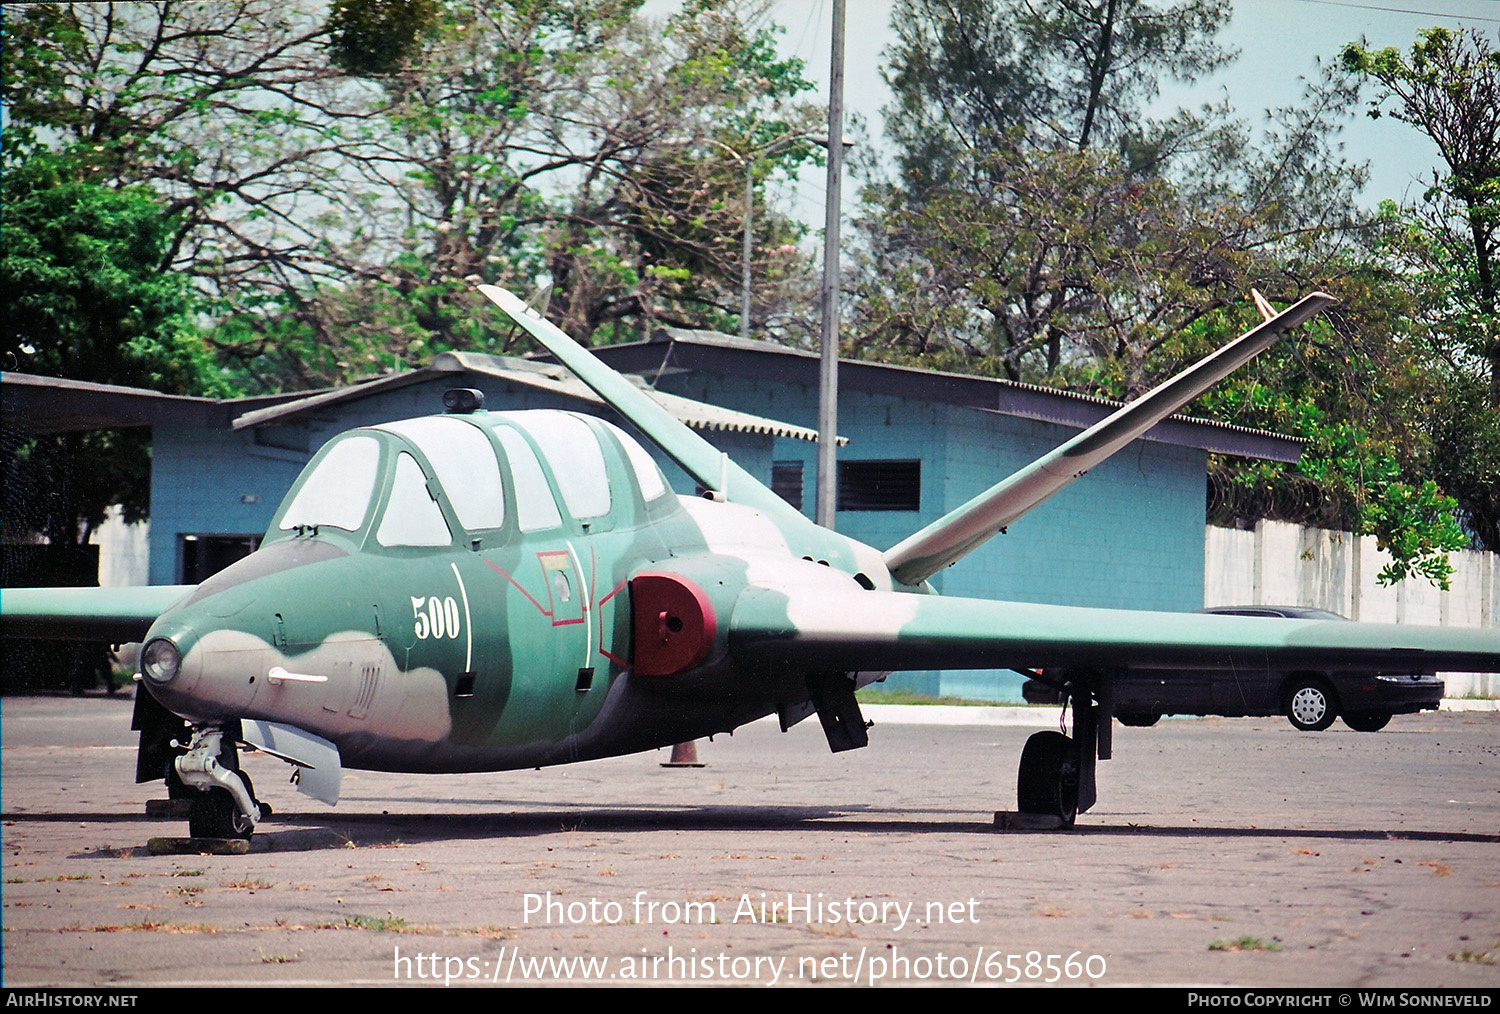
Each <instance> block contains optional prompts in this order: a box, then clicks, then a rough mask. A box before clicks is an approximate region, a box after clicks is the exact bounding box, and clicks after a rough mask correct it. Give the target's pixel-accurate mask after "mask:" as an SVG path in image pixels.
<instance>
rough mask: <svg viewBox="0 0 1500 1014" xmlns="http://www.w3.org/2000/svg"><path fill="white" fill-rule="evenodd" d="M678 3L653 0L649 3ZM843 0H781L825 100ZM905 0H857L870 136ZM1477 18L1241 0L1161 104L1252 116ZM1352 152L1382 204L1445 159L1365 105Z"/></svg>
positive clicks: (848, 99)
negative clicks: (1326, 78)
mask: <svg viewBox="0 0 1500 1014" xmlns="http://www.w3.org/2000/svg"><path fill="white" fill-rule="evenodd" d="M674 6H678V5H677V4H674V3H672V2H670V0H653V2H652V3H651V8H654V9H670V8H671V7H674ZM833 6H834V5H833V0H773V2H772V3H771V6H770V13H769V17H770V19H771V20H773V21H774V22H776V23H777V24H779V25H781V26H782V27H783V28H784V29H785V32H784V33H783V34H782V36H781V42H782V52H783V54H784V55H791V56H797V57H800V58H801V59H802V60H803V62H804V63H805V65H806V73H807V77H808V78H809V80H812V81H814V82H815V84H816V86H817V88H818V89H819V92H818V99H819V100H820V101H824V102H826V101H827V95H828V79H829V64H830V50H831V38H832V28H831V26H832V19H833ZM894 6H895V0H847V12H848V13H847V22H846V27H845V35H846V39H845V61H844V62H845V84H844V90H845V104H846V106H847V107H848V108H849V109H850V110H852V111H854V112H857V113H859V114H860V115H861V116H863V117H864V119H865V121H866V124H867V129H868V131H869V136H870V139H871V141H872V143H876V144H880V143H882V142H883V133H882V129H883V128H882V120H881V115H880V111H881V109H882V108H883V107H884V106H885V105H886V104H887V103H888V102H889V99H890V92H889V89H887V88H886V86H885V82H884V80H883V79H882V77H881V65H882V59H883V58H882V51H883V50H884V49H885V48H886V47H887V45H889V43H890V41H891V39H892V36H891V33H890V21H891V10H892V8H893V7H894ZM1439 24H1440V25H1443V26H1445V27H1448V28H1451V29H1458V28H1474V29H1477V30H1479V31H1481V32H1483V33H1485V34H1486V35H1488V36H1489V37H1491V38H1492V39H1496V40H1500V0H1374V2H1358V0H1236V2H1235V4H1234V14H1233V17H1232V19H1231V21H1230V24H1229V27H1228V29H1227V30H1226V31H1225V32H1224V33H1223V34H1222V36H1221V40H1222V41H1223V42H1224V43H1226V44H1227V45H1228V46H1230V47H1233V48H1236V49H1238V50H1239V51H1240V57H1239V59H1238V60H1236V61H1235V62H1234V63H1233V64H1232V65H1231V66H1229V67H1228V68H1226V69H1225V70H1223V71H1221V72H1220V73H1219V74H1217V75H1215V76H1213V77H1212V78H1209V79H1206V80H1203V81H1199V82H1197V83H1195V84H1194V85H1192V86H1191V87H1180V86H1172V87H1164V88H1163V96H1162V100H1161V103H1160V107H1159V108H1158V109H1157V112H1158V113H1160V114H1165V113H1167V112H1170V111H1171V110H1172V109H1174V108H1176V107H1178V106H1189V107H1197V106H1201V105H1203V104H1204V103H1208V102H1214V101H1217V100H1219V99H1221V98H1223V97H1224V95H1225V94H1226V93H1227V95H1228V97H1229V99H1230V102H1231V105H1232V106H1233V108H1234V109H1235V111H1236V113H1237V114H1238V115H1239V116H1240V117H1241V118H1243V119H1245V120H1247V121H1249V122H1251V123H1258V122H1260V121H1261V119H1263V117H1264V113H1265V110H1266V109H1268V108H1274V107H1279V106H1285V105H1290V104H1293V103H1295V102H1297V101H1298V100H1299V99H1300V98H1301V96H1302V87H1303V80H1302V79H1303V78H1304V77H1308V76H1315V75H1316V74H1317V73H1318V69H1317V67H1318V65H1317V60H1318V58H1319V57H1321V58H1322V59H1323V60H1325V61H1328V60H1331V59H1333V58H1334V57H1336V56H1337V54H1338V51H1339V49H1340V48H1341V47H1342V46H1343V45H1344V44H1345V43H1346V42H1353V41H1358V40H1360V39H1365V40H1367V44H1369V45H1371V46H1375V47H1385V46H1396V47H1397V48H1399V49H1401V50H1403V51H1406V50H1409V49H1410V47H1411V44H1412V43H1413V42H1414V41H1415V40H1416V37H1417V33H1418V32H1419V31H1421V30H1422V29H1424V28H1429V27H1431V26H1433V25H1439ZM1342 140H1343V141H1344V144H1345V153H1346V155H1347V156H1348V157H1349V158H1350V159H1351V160H1353V161H1358V162H1364V161H1367V162H1369V164H1370V173H1371V179H1370V185H1369V186H1368V187H1367V188H1366V191H1365V199H1366V200H1367V201H1368V203H1369V204H1370V205H1371V206H1373V205H1375V204H1378V203H1379V202H1380V201H1381V200H1384V199H1387V198H1389V199H1395V200H1407V201H1416V200H1417V199H1419V198H1420V196H1421V194H1422V191H1423V189H1424V188H1425V187H1424V184H1422V183H1421V182H1418V179H1419V178H1420V177H1422V176H1424V175H1425V176H1426V177H1427V178H1430V177H1431V172H1432V170H1433V168H1434V167H1435V166H1436V165H1438V163H1439V161H1440V159H1439V157H1438V153H1437V149H1436V147H1434V146H1433V144H1432V143H1431V142H1430V141H1429V140H1428V139H1427V138H1425V137H1424V136H1422V135H1421V134H1420V133H1418V132H1417V131H1416V130H1415V129H1413V128H1411V127H1409V126H1407V125H1406V124H1403V123H1400V122H1398V121H1395V120H1392V119H1390V118H1388V117H1382V118H1381V119H1379V120H1371V119H1369V118H1368V117H1365V116H1363V115H1361V116H1358V117H1356V118H1355V120H1354V121H1353V122H1351V123H1350V125H1349V127H1348V128H1347V129H1346V131H1345V132H1344V134H1343V136H1342ZM824 188H825V179H824V177H823V175H822V170H817V171H812V172H809V173H806V174H804V176H803V177H802V178H801V179H800V180H799V181H798V182H797V183H796V185H795V187H794V188H793V187H792V186H790V185H788V187H787V189H786V191H785V192H784V194H783V196H782V200H784V201H786V202H787V204H788V206H789V207H790V208H791V209H792V210H794V212H795V213H796V214H797V215H798V216H799V217H801V218H803V219H804V220H805V221H808V222H809V223H812V224H815V225H816V226H818V227H821V225H822V221H823V211H822V208H823V202H824V193H825V189H824ZM857 204H858V193H857V189H856V187H855V186H851V184H850V181H848V180H847V179H846V180H845V183H844V187H843V205H844V215H845V221H846V222H848V221H849V219H850V216H851V215H852V213H853V212H854V211H855V209H856V207H857Z"/></svg>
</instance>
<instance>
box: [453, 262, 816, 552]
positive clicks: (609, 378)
mask: <svg viewBox="0 0 1500 1014" xmlns="http://www.w3.org/2000/svg"><path fill="white" fill-rule="evenodd" d="M479 291H480V292H481V293H483V294H484V296H485V298H487V299H488V300H489V301H490V302H492V303H494V304H495V305H496V306H498V307H499V308H500V309H502V310H504V311H505V313H506V314H507V315H508V316H509V317H510V318H511V319H512V320H514V321H515V322H516V323H517V324H519V325H520V326H521V327H523V328H525V329H526V331H527V332H529V333H530V334H531V336H532V337H533V338H535V339H536V340H537V341H539V342H541V344H542V347H543V348H545V349H546V350H547V351H548V352H551V353H552V354H553V355H554V356H556V357H557V359H558V361H559V362H561V363H562V364H563V365H564V366H566V367H567V368H568V369H569V370H571V371H572V372H573V373H574V375H576V376H577V377H578V379H579V380H581V381H583V382H584V383H585V384H587V385H588V386H589V387H590V388H591V389H592V390H593V391H594V393H595V394H597V395H598V396H599V397H601V398H603V399H604V400H605V401H606V402H607V403H608V404H610V405H611V406H613V407H614V408H615V409H616V410H617V411H618V412H619V413H620V414H621V415H623V416H624V417H625V418H627V419H629V420H630V421H631V422H632V423H634V424H635V426H636V427H637V428H638V429H639V430H640V431H641V432H642V433H644V434H645V435H646V436H647V437H648V438H649V439H650V440H651V441H652V442H653V443H655V444H656V445H657V446H658V447H660V448H661V449H662V451H664V452H665V453H666V455H667V457H669V458H671V459H672V460H673V461H675V462H677V464H679V465H681V466H682V470H683V471H685V472H687V474H688V475H690V476H692V477H693V479H694V480H695V481H696V482H697V483H698V484H699V485H700V486H702V487H703V488H704V489H711V490H715V491H716V492H719V493H723V494H725V495H726V498H727V499H730V500H733V501H734V502H735V503H742V504H745V505H746V506H749V507H754V508H755V509H756V510H758V511H760V512H761V513H763V514H766V515H768V516H770V517H772V518H775V519H777V520H781V521H783V522H787V523H800V524H811V522H810V521H808V520H807V518H805V517H803V515H802V513H801V512H800V511H798V510H797V509H796V508H795V507H793V506H792V505H791V504H789V503H787V502H786V501H785V500H783V499H782V498H781V497H779V496H777V495H776V494H775V493H773V492H772V491H771V490H770V489H768V488H767V487H766V486H764V485H762V484H761V483H760V482H759V481H758V480H757V479H756V478H755V477H754V476H752V475H751V474H750V473H749V472H747V471H745V470H744V469H743V468H741V467H740V466H739V465H737V464H735V463H734V462H733V461H732V460H730V459H729V458H728V457H727V456H726V455H724V454H721V453H720V451H719V450H718V448H716V447H714V446H713V445H712V444H710V443H709V442H708V441H707V440H704V439H703V438H702V437H700V436H699V435H698V434H696V433H694V432H693V431H692V430H690V429H688V427H687V426H685V425H684V424H683V423H682V422H681V421H679V420H678V419H676V418H674V417H673V416H672V414H671V413H670V412H668V411H667V410H666V409H664V408H662V406H661V405H659V404H657V402H656V401H655V400H653V399H652V397H651V396H650V395H649V394H647V393H646V392H645V391H642V390H641V389H640V388H638V387H636V386H635V385H634V384H632V383H630V381H628V380H626V379H625V378H624V377H622V376H620V375H619V374H618V373H616V372H615V371H614V370H612V369H610V368H609V367H608V366H606V365H605V364H604V363H602V362H600V361H599V359H598V358H597V357H595V356H594V354H593V353H592V352H589V351H588V350H587V349H585V348H584V347H583V346H581V345H579V344H578V343H577V342H575V341H574V340H573V339H572V338H569V337H568V336H567V335H566V334H564V333H563V331H562V330H561V329H560V328H558V327H557V326H556V325H554V324H552V323H551V322H549V321H548V320H546V319H545V318H543V317H541V316H539V315H538V314H537V313H536V311H534V310H532V309H531V308H530V307H528V306H527V305H526V304H525V303H523V302H522V301H521V300H520V299H519V298H517V297H516V296H515V295H514V294H513V293H510V292H507V291H506V290H504V289H502V288H498V287H497V286H494V285H481V286H479Z"/></svg>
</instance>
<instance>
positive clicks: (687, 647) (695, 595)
mask: <svg viewBox="0 0 1500 1014" xmlns="http://www.w3.org/2000/svg"><path fill="white" fill-rule="evenodd" d="M630 609H631V613H632V619H633V622H634V631H635V649H634V659H633V666H632V668H633V669H634V671H635V672H637V673H639V674H640V675H642V676H676V675H678V674H679V673H684V672H687V671H688V670H689V669H691V668H693V667H694V666H696V665H698V664H699V663H701V662H702V661H703V660H704V659H706V658H707V657H708V653H709V650H710V649H712V648H713V644H714V634H715V632H716V631H717V630H718V627H717V625H716V623H715V621H714V607H713V604H712V603H710V602H709V601H708V596H707V595H705V594H703V589H701V588H699V587H698V586H697V585H695V584H693V582H691V581H689V580H688V579H687V578H684V577H678V576H677V575H676V574H658V573H644V574H637V575H636V576H635V577H633V578H631V579H630Z"/></svg>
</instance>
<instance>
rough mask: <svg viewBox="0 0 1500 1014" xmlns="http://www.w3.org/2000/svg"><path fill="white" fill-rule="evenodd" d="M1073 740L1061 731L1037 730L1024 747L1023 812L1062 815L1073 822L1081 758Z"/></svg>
mask: <svg viewBox="0 0 1500 1014" xmlns="http://www.w3.org/2000/svg"><path fill="white" fill-rule="evenodd" d="M1072 747H1073V741H1072V740H1070V739H1069V738H1068V737H1067V736H1064V735H1063V734H1062V733H1060V732H1050V731H1049V732H1038V733H1035V734H1033V735H1032V737H1031V738H1030V739H1028V740H1027V741H1026V746H1025V747H1024V748H1023V749H1022V750H1021V771H1020V775H1019V776H1018V778H1017V779H1016V802H1017V804H1018V809H1019V810H1020V811H1021V812H1022V813H1036V814H1045V815H1047V816H1052V817H1058V818H1061V820H1062V822H1063V824H1064V826H1072V824H1073V821H1074V820H1075V819H1077V817H1078V762H1077V760H1076V758H1075V757H1074V756H1073V749H1072Z"/></svg>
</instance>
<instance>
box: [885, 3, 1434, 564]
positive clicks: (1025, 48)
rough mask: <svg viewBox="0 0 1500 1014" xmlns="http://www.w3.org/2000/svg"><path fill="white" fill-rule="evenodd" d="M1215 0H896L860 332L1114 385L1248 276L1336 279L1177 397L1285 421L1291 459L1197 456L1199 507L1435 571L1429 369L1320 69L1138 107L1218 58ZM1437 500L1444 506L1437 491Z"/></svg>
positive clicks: (1274, 282) (946, 362) (1242, 305)
mask: <svg viewBox="0 0 1500 1014" xmlns="http://www.w3.org/2000/svg"><path fill="white" fill-rule="evenodd" d="M1226 16H1227V6H1226V5H1222V4H1218V3H1181V4H1174V5H1170V6H1168V5H1166V4H1160V5H1158V4H1148V3H1140V2H1127V0H1118V2H1110V0H1099V2H1084V0H1053V2H1050V3H1042V2H1040V0H1037V2H1031V0H1010V2H1001V0H990V2H985V0H951V2H945V0H908V2H906V3H903V4H901V5H900V6H899V7H898V9H897V13H896V17H895V27H896V31H897V35H898V38H899V40H900V41H899V42H898V44H897V46H896V47H895V49H894V51H893V53H892V65H893V67H894V68H895V69H894V71H893V74H892V76H891V84H892V87H893V91H894V93H895V97H896V101H895V103H894V105H893V106H892V108H891V109H890V110H889V111H888V128H889V130H890V132H891V134H892V136H893V138H894V139H895V140H896V142H897V144H898V145H899V146H900V149H901V160H900V163H899V168H900V175H899V177H898V179H897V180H896V181H895V182H890V183H879V184H877V185H874V186H871V187H870V188H869V189H868V190H867V192H866V194H867V203H866V210H867V213H868V222H869V225H870V227H869V229H868V231H867V235H868V238H869V239H868V245H867V250H868V259H867V263H866V267H865V270H864V272H863V275H862V284H861V287H860V291H859V296H860V300H859V303H858V309H857V311H856V313H857V314H858V318H857V319H858V325H859V326H858V328H857V330H856V335H857V338H856V342H857V343H858V344H859V347H860V352H861V354H866V355H874V356H879V357H883V358H898V359H913V358H916V359H920V360H921V361H925V362H928V363H932V364H935V365H941V366H943V367H945V368H949V369H975V370H980V371H983V372H990V373H995V374H998V375H1003V376H1006V377H1009V378H1011V379H1016V380H1025V381H1030V382H1038V383H1044V384H1055V385H1059V386H1067V387H1070V388H1072V389H1075V390H1083V391H1088V392H1090V393H1095V394H1100V395H1104V396H1106V397H1114V398H1129V397H1132V396H1134V395H1136V394H1138V393H1140V392H1142V391H1144V390H1146V389H1147V388H1149V387H1151V386H1153V385H1154V384H1155V383H1157V382H1159V381H1160V380H1162V379H1164V378H1165V377H1166V376H1169V375H1170V374H1172V373H1174V372H1176V371H1177V370H1178V369H1179V368H1180V367H1181V366H1182V365H1183V364H1185V363H1186V362H1190V361H1192V360H1193V359H1194V358H1196V357H1199V356H1201V355H1204V354H1206V353H1207V352H1209V351H1211V350H1212V349H1213V348H1214V347H1216V346H1217V345H1219V344H1221V343H1222V342H1224V341H1226V340H1227V339H1228V338H1230V337H1232V336H1233V335H1234V334H1236V333H1238V332H1239V331H1241V330H1243V329H1245V328H1247V327H1250V326H1253V324H1254V322H1255V320H1256V319H1257V318H1256V315H1255V313H1254V311H1253V310H1252V308H1251V306H1250V304H1249V301H1248V299H1247V298H1246V296H1247V294H1248V290H1249V289H1250V288H1251V287H1258V288H1260V289H1262V290H1263V291H1265V292H1266V293H1268V294H1269V295H1270V296H1271V298H1272V299H1273V300H1276V301H1279V302H1283V303H1286V302H1290V301H1292V300H1293V299H1294V298H1296V297H1297V296H1300V295H1301V294H1303V293H1305V292H1306V291H1308V290H1309V289H1312V288H1322V289H1326V290H1328V291H1331V292H1333V293H1334V294H1335V295H1338V296H1339V297H1340V298H1341V300H1343V305H1342V307H1341V309H1340V311H1339V319H1338V323H1337V325H1336V326H1328V325H1319V326H1316V327H1313V328H1310V329H1306V330H1307V334H1306V335H1299V338H1298V341H1297V343H1296V344H1288V345H1287V346H1286V347H1284V348H1280V349H1278V350H1276V351H1275V352H1273V353H1268V354H1267V355H1266V356H1263V357H1262V359H1261V361H1260V362H1258V363H1257V364H1256V365H1255V366H1254V367H1252V370H1251V371H1250V372H1249V373H1247V374H1245V375H1244V376H1242V377H1239V378H1236V379H1233V380H1231V381H1230V382H1229V383H1228V384H1227V385H1225V386H1224V387H1223V388H1222V389H1220V390H1218V391H1216V392H1215V394H1214V395H1212V396H1210V397H1208V398H1206V399H1204V401H1202V402H1200V403H1199V405H1200V406H1201V407H1200V408H1198V409H1195V410H1196V411H1206V412H1208V413H1209V414H1210V415H1212V416H1214V417H1216V418H1221V419H1224V420H1226V421H1230V422H1234V423H1237V424H1240V425H1247V426H1260V427H1264V428H1269V429H1274V430H1277V431H1278V432H1284V433H1290V434H1294V435H1298V436H1302V437H1303V438H1304V439H1306V441H1307V444H1306V453H1305V455H1304V460H1303V462H1302V464H1301V465H1300V466H1297V467H1296V468H1286V467H1284V466H1279V465H1265V464H1261V463H1254V462H1244V461H1225V462H1220V463H1216V464H1215V475H1216V478H1215V483H1214V486H1215V491H1216V498H1215V503H1216V505H1217V509H1216V515H1215V516H1216V519H1218V520H1228V519H1229V518H1236V519H1238V520H1245V519H1246V518H1247V516H1249V517H1256V518H1258V517H1279V518H1284V519H1286V520H1296V521H1302V522H1309V523H1319V524H1325V525H1331V526H1336V527H1341V528H1344V529H1346V530H1353V531H1359V532H1371V533H1374V534H1376V535H1378V536H1379V537H1380V539H1381V541H1382V543H1383V544H1384V545H1386V546H1387V547H1388V548H1390V549H1391V551H1392V553H1393V554H1394V559H1395V563H1394V564H1393V565H1392V567H1391V568H1390V569H1389V570H1388V571H1387V572H1386V573H1385V574H1384V575H1383V577H1384V579H1386V580H1397V579H1400V578H1401V577H1404V576H1407V575H1408V574H1420V575H1423V576H1426V577H1429V578H1431V579H1433V580H1435V581H1437V582H1439V583H1441V582H1443V581H1444V580H1445V578H1446V573H1447V570H1446V568H1447V564H1446V560H1445V558H1444V553H1445V552H1446V551H1447V550H1449V549H1451V548H1453V547H1454V545H1455V542H1456V541H1457V540H1459V538H1460V537H1459V534H1458V531H1457V529H1456V527H1455V526H1454V525H1453V523H1452V520H1451V509H1452V501H1450V500H1447V499H1445V498H1444V497H1443V495H1442V494H1441V493H1440V492H1439V490H1438V489H1437V487H1436V486H1434V485H1433V484H1432V483H1430V482H1429V481H1428V480H1427V478H1426V477H1424V476H1423V475H1422V474H1421V469H1422V468H1423V467H1425V466H1426V465H1427V464H1428V463H1429V462H1430V452H1431V450H1432V440H1431V436H1430V434H1429V433H1428V432H1427V431H1426V430H1424V429H1423V428H1422V426H1421V420H1422V418H1423V417H1424V415H1423V413H1422V412H1421V411H1416V410H1414V407H1415V406H1418V405H1420V404H1421V403H1422V399H1423V398H1424V397H1426V396H1429V395H1430V393H1431V392H1432V390H1433V387H1432V384H1431V375H1430V369H1429V367H1428V364H1426V363H1425V361H1423V360H1422V359H1421V356H1420V355H1419V354H1418V353H1417V351H1414V350H1417V349H1418V346H1419V344H1420V343H1419V342H1417V341H1416V339H1415V337H1414V336H1413V335H1412V333H1411V329H1410V327H1409V326H1408V320H1407V318H1406V317H1405V316H1403V309H1404V307H1405V306H1406V301H1405V300H1404V298H1403V297H1402V295H1401V292H1400V289H1399V285H1398V282H1397V277H1396V273H1395V272H1392V271H1391V270H1389V268H1387V267H1385V266H1384V265H1383V264H1382V263H1378V262H1376V261H1374V260H1372V258H1371V256H1370V251H1369V250H1368V248H1366V247H1364V246H1362V243H1363V242H1364V240H1362V238H1361V237H1362V236H1363V235H1365V234H1367V233H1368V232H1369V231H1370V228H1371V227H1370V223H1369V216H1368V215H1366V214H1362V213H1361V212H1359V210H1358V208H1357V204H1356V201H1355V197H1356V195H1357V193H1358V190H1359V188H1360V187H1361V186H1362V185H1363V182H1364V173H1363V171H1362V170H1361V169H1359V168H1357V167H1352V166H1349V165H1347V164H1346V163H1345V162H1344V161H1343V160H1342V158H1341V157H1340V156H1339V154H1338V150H1337V142H1336V137H1337V132H1338V125H1339V122H1340V120H1341V118H1342V117H1343V116H1345V115H1346V114H1347V112H1348V111H1349V110H1350V109H1352V108H1353V107H1354V105H1355V103H1356V102H1357V94H1358V88H1357V84H1355V83H1354V82H1351V81H1350V80H1348V79H1347V78H1345V77H1343V76H1341V75H1340V74H1338V73H1337V72H1335V71H1334V70H1333V69H1329V70H1328V71H1325V72H1324V74H1323V75H1322V76H1321V77H1320V78H1317V79H1314V80H1312V81H1310V82H1309V83H1308V85H1307V88H1306V92H1305V96H1304V99H1303V101H1302V102H1301V103H1299V104H1297V105H1295V106H1291V107H1288V108H1286V109H1282V110H1278V111H1276V112H1275V113H1274V114H1273V115H1272V116H1271V118H1270V119H1269V121H1268V122H1267V123H1266V125H1265V126H1264V128H1263V129H1261V130H1260V131H1259V132H1258V133H1256V134H1254V135H1252V133H1251V132H1250V131H1249V130H1248V129H1247V127H1246V126H1245V125H1244V124H1242V123H1240V122H1238V121H1236V120H1235V119H1234V118H1233V116H1232V113H1231V111H1230V110H1229V109H1227V108H1224V107H1216V108H1205V109H1202V110H1197V111H1189V110H1179V111H1178V112H1177V113H1176V114H1174V115H1172V116H1170V117H1167V118H1165V119H1163V120H1160V121H1157V122H1154V123H1153V122H1146V120H1145V118H1144V117H1143V116H1142V115H1141V111H1140V110H1141V106H1142V104H1143V103H1144V102H1145V101H1146V100H1148V99H1150V98H1151V97H1153V96H1154V94H1155V89H1156V85H1157V82H1158V81H1159V80H1162V79H1166V78H1169V77H1176V78H1179V79H1182V80H1192V79H1193V78H1195V77H1196V76H1198V75H1200V74H1202V73H1205V72H1207V71H1210V70H1212V69H1214V68H1216V67H1218V66H1220V65H1222V63H1223V62H1224V61H1225V60H1226V59H1228V58H1229V54H1227V53H1226V52H1225V51H1224V50H1223V49H1222V47H1220V46H1219V45H1218V44H1217V43H1216V41H1215V38H1214V35H1215V33H1216V31H1217V30H1218V28H1219V27H1220V25H1221V24H1222V23H1223V21H1224V19H1225V17H1226ZM1445 511H1446V512H1447V514H1445Z"/></svg>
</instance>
